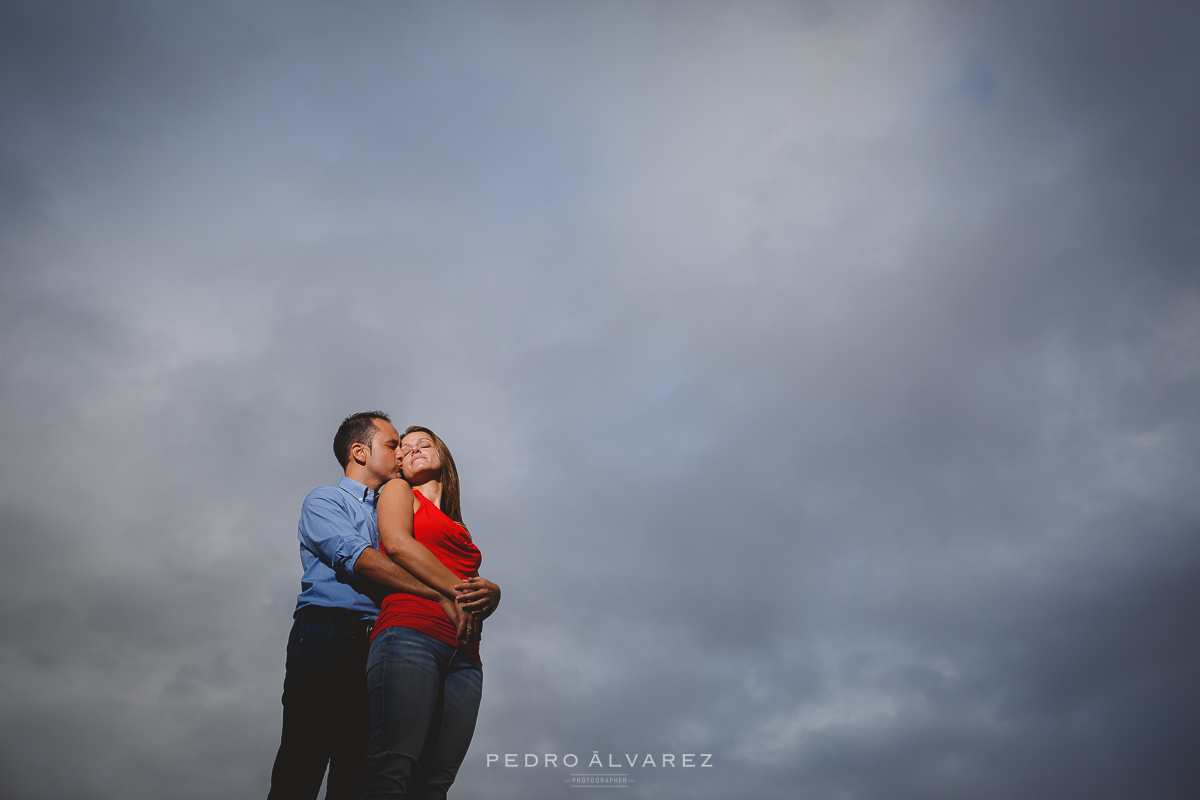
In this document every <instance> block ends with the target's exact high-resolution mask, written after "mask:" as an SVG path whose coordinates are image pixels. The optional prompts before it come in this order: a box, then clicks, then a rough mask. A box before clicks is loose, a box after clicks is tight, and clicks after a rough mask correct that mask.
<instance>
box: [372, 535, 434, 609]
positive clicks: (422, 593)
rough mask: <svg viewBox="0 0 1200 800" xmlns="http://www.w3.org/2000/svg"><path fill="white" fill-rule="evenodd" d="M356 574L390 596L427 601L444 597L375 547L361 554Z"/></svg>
mask: <svg viewBox="0 0 1200 800" xmlns="http://www.w3.org/2000/svg"><path fill="white" fill-rule="evenodd" d="M354 574H355V575H357V576H358V577H360V578H366V579H367V580H369V581H371V583H374V584H375V585H377V586H379V587H380V588H381V589H384V590H385V591H386V592H388V593H389V594H394V593H396V592H401V593H404V594H411V595H415V596H416V597H424V598H425V599H426V600H438V599H439V598H441V596H442V595H441V593H440V592H438V591H437V590H436V589H431V588H430V587H428V586H426V585H425V584H423V583H421V582H420V581H419V580H417V579H416V578H414V577H413V576H412V575H411V574H410V573H409V572H408V570H406V569H404V567H401V566H400V565H399V564H397V563H396V562H394V561H392V560H391V559H390V558H388V557H387V556H385V555H384V554H383V553H381V552H379V551H378V550H376V549H375V548H373V547H368V548H367V549H365V550H363V551H362V553H360V554H359V556H358V560H357V561H355V562H354Z"/></svg>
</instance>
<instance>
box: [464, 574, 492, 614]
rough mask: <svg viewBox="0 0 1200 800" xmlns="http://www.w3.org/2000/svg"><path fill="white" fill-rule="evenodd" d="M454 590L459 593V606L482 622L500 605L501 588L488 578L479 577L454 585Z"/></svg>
mask: <svg viewBox="0 0 1200 800" xmlns="http://www.w3.org/2000/svg"><path fill="white" fill-rule="evenodd" d="M454 590H455V591H457V592H459V595H458V597H457V598H456V599H457V600H458V604H459V606H460V607H461V608H462V609H463V610H464V611H469V612H471V613H472V614H474V615H476V616H478V617H479V619H480V621H482V620H485V619H487V618H488V617H490V616H491V615H492V612H493V611H495V610H496V606H498V605H500V587H499V586H497V585H496V584H494V583H492V582H491V581H489V580H487V579H486V578H480V577H478V576H476V577H474V578H467V579H466V580H464V581H462V582H460V583H456V584H454Z"/></svg>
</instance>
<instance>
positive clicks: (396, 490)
mask: <svg viewBox="0 0 1200 800" xmlns="http://www.w3.org/2000/svg"><path fill="white" fill-rule="evenodd" d="M401 493H402V494H410V493H412V487H411V486H409V485H408V481H406V480H404V478H392V479H391V480H390V481H388V482H387V483H385V484H384V485H383V488H382V489H380V490H379V496H380V497H392V496H395V495H396V494H401Z"/></svg>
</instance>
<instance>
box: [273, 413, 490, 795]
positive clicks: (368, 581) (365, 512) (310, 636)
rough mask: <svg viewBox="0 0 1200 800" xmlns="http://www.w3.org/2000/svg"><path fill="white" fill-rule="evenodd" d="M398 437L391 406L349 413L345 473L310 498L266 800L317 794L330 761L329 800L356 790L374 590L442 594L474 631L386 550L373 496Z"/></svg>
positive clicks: (392, 468)
mask: <svg viewBox="0 0 1200 800" xmlns="http://www.w3.org/2000/svg"><path fill="white" fill-rule="evenodd" d="M399 445H400V434H399V433H398V432H397V431H396V429H395V428H394V427H393V426H392V423H391V420H390V419H389V418H388V416H387V415H386V414H384V413H382V412H379V411H367V412H363V413H360V414H352V415H350V416H349V417H346V419H345V420H344V421H343V422H342V425H341V427H339V428H338V431H337V435H336V436H334V438H333V452H334V455H336V456H337V459H338V462H339V463H340V464H341V465H342V469H343V470H344V471H345V477H344V478H342V480H341V481H340V482H339V483H338V485H337V486H322V487H320V488H317V489H314V490H313V491H311V492H309V494H308V497H306V498H304V506H303V507H302V508H301V511H300V526H299V530H298V533H297V535H298V537H299V539H300V562H301V564H302V565H303V567H304V575H303V577H302V578H301V579H300V585H301V592H300V596H299V597H298V598H297V599H296V612H295V615H294V619H295V624H293V625H292V632H291V635H290V636H289V637H288V646H287V672H286V677H285V678H284V681H283V736H282V738H281V741H280V744H279V753H278V755H276V757H275V766H274V767H273V768H272V770H271V791H270V794H269V795H268V796H267V797H268V800H314V798H316V796H317V792H318V791H320V788H321V778H322V777H323V776H324V774H325V767H326V765H327V764H328V766H329V781H328V784H327V788H326V791H325V798H326V800H353V798H354V797H355V795H357V793H358V788H359V784H360V783H361V782H362V777H363V767H364V763H365V758H366V751H367V724H368V711H367V688H366V662H367V650H368V635H369V633H370V630H371V622H372V621H373V620H374V619H375V615H376V612H377V611H378V607H377V604H376V602H375V600H373V599H372V595H374V596H375V597H381V596H383V595H387V594H391V593H394V592H405V593H408V594H412V595H416V596H418V597H424V598H427V599H429V600H435V601H437V602H439V603H440V604H441V606H442V608H443V609H444V610H445V611H446V615H447V616H448V617H450V619H451V620H453V621H455V623H456V624H457V625H458V626H459V629H460V634H461V635H464V636H466V635H468V634H467V632H466V631H465V630H464V625H465V622H466V619H465V618H466V617H467V616H468V615H466V614H461V615H460V613H459V611H458V608H457V606H456V604H455V603H454V602H453V601H451V600H448V599H447V598H445V597H443V596H442V595H441V594H439V593H438V592H437V591H435V590H433V589H431V588H429V587H428V586H426V585H425V584H423V583H421V582H420V581H418V580H417V579H416V578H414V577H412V575H410V574H409V573H408V572H406V571H405V570H404V569H403V568H401V567H399V566H397V565H396V564H395V563H393V562H392V561H391V560H390V559H389V558H388V557H387V556H385V555H384V554H383V553H381V552H380V551H379V549H378V544H379V529H378V527H377V524H376V520H375V499H376V497H377V496H378V493H379V488H380V487H381V486H383V484H385V483H387V482H388V481H389V480H391V479H392V478H395V477H398V476H399V474H400V472H399V471H400V461H399V458H398V457H397V453H396V448H397V447H399Z"/></svg>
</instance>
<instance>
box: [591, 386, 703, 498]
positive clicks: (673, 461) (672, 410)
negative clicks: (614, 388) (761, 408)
mask: <svg viewBox="0 0 1200 800" xmlns="http://www.w3.org/2000/svg"><path fill="white" fill-rule="evenodd" d="M700 383H701V382H700V381H698V380H697V377H696V375H694V374H693V373H692V372H690V371H688V370H683V369H677V370H668V371H663V372H661V373H657V374H654V375H652V376H643V377H642V380H641V381H639V382H637V383H636V384H633V385H630V386H627V387H626V391H625V392H624V396H623V397H621V396H614V395H613V394H607V395H606V397H605V401H606V402H605V403H604V404H603V406H601V407H599V408H596V409H594V410H593V412H592V413H591V414H590V415H589V419H588V422H587V424H586V425H585V426H584V427H583V429H582V430H581V431H580V432H581V434H582V435H583V442H584V446H585V448H586V449H587V451H588V452H589V453H590V454H591V456H592V457H593V458H594V459H595V460H596V461H597V462H599V463H601V464H611V465H623V466H627V467H633V468H634V470H635V471H636V472H640V473H643V474H654V475H662V474H670V473H676V472H679V471H680V469H681V468H686V466H687V465H688V464H691V463H693V462H694V460H695V459H696V458H697V457H698V456H699V455H700V454H701V453H702V452H704V450H706V449H707V448H708V446H709V442H710V441H711V439H712V435H713V434H712V430H713V427H714V426H713V416H714V415H713V414H712V413H711V412H712V411H713V409H711V408H710V407H709V404H708V403H706V402H705V400H704V398H705V397H706V395H707V393H706V392H705V391H704V388H703V387H702V386H701V385H700Z"/></svg>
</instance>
